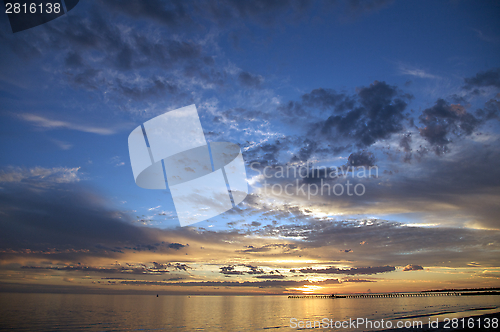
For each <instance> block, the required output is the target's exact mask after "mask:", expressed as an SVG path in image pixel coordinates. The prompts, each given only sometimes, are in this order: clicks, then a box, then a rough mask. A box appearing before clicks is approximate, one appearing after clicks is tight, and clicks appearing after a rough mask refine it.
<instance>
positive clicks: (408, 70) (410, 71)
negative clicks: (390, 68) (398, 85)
mask: <svg viewBox="0 0 500 332" xmlns="http://www.w3.org/2000/svg"><path fill="white" fill-rule="evenodd" d="M398 67H399V68H398V70H399V73H400V74H401V75H410V76H415V77H419V78H432V79H440V78H441V77H439V76H437V75H433V74H430V73H428V72H426V71H425V70H423V69H419V68H415V67H412V66H408V65H404V64H399V66H398Z"/></svg>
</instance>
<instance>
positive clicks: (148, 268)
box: [21, 262, 192, 279]
mask: <svg viewBox="0 0 500 332" xmlns="http://www.w3.org/2000/svg"><path fill="white" fill-rule="evenodd" d="M151 264H152V265H146V264H126V266H121V265H115V266H111V267H102V266H99V267H96V266H85V265H82V264H80V263H77V264H74V265H64V266H30V265H26V266H21V269H31V270H56V271H80V272H96V273H123V274H162V273H169V272H170V270H168V269H169V268H173V269H174V270H178V271H187V270H188V269H192V268H191V267H189V266H188V265H186V264H181V263H165V264H161V263H158V262H152V263H151ZM103 279H104V278H103ZM106 279H111V278H106ZM113 279H122V278H113Z"/></svg>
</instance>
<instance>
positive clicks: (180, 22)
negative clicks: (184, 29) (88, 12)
mask: <svg viewBox="0 0 500 332" xmlns="http://www.w3.org/2000/svg"><path fill="white" fill-rule="evenodd" d="M99 2H100V3H101V4H102V5H103V6H104V7H107V8H108V9H109V10H111V11H115V12H122V13H124V14H126V15H129V16H131V17H134V18H140V19H141V18H144V19H151V20H153V21H156V22H159V23H162V24H165V25H167V26H169V27H173V28H175V27H179V26H185V25H191V24H193V23H195V22H193V20H192V18H191V16H190V13H189V8H188V3H187V2H185V1H160V0H150V1H134V0H104V1H103V0H100V1H99Z"/></svg>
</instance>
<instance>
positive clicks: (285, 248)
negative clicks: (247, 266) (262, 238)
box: [242, 243, 298, 253]
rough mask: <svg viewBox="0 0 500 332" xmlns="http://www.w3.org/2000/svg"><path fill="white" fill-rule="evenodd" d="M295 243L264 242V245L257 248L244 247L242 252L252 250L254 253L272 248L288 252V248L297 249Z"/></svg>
mask: <svg viewBox="0 0 500 332" xmlns="http://www.w3.org/2000/svg"><path fill="white" fill-rule="evenodd" d="M297 248H298V247H297V245H295V244H289V243H276V244H274V243H273V244H266V245H265V246H262V247H258V248H254V247H252V248H249V249H245V250H242V252H254V253H258V252H269V251H272V250H280V251H283V252H288V251H290V250H295V249H297Z"/></svg>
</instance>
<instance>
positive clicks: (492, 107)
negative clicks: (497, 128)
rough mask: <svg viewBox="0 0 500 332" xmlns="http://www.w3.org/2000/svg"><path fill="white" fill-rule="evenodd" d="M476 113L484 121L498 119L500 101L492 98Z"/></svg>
mask: <svg viewBox="0 0 500 332" xmlns="http://www.w3.org/2000/svg"><path fill="white" fill-rule="evenodd" d="M476 114H477V115H478V117H479V118H481V119H483V121H488V120H492V119H498V118H499V116H500V101H498V100H495V99H490V100H489V101H487V102H486V103H485V104H484V108H482V109H478V110H477V111H476Z"/></svg>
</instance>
